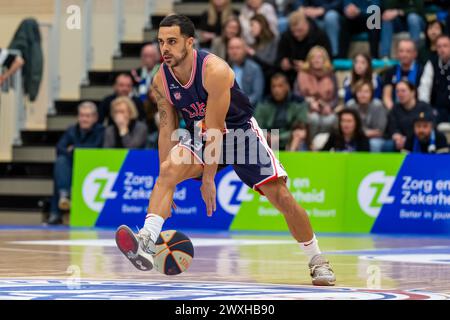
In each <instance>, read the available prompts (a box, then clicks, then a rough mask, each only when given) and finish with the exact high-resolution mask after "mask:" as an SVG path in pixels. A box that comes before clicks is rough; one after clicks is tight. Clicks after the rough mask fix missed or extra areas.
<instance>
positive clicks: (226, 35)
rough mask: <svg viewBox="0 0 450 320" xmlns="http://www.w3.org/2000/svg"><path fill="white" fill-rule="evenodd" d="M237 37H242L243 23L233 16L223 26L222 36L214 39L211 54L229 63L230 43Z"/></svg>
mask: <svg viewBox="0 0 450 320" xmlns="http://www.w3.org/2000/svg"><path fill="white" fill-rule="evenodd" d="M235 37H237V38H239V37H241V23H240V22H239V19H238V18H236V17H233V16H231V17H229V18H228V19H227V20H225V22H224V24H223V29H222V35H221V36H220V37H216V38H214V39H213V41H212V45H211V50H210V51H211V53H214V54H215V55H216V56H219V57H221V58H222V59H224V60H226V61H228V56H227V47H228V41H230V39H231V38H235Z"/></svg>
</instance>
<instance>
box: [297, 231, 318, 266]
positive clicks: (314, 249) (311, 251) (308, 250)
mask: <svg viewBox="0 0 450 320" xmlns="http://www.w3.org/2000/svg"><path fill="white" fill-rule="evenodd" d="M298 244H299V245H300V248H301V249H302V250H303V252H304V253H305V254H306V255H307V256H308V258H309V260H310V261H311V259H312V257H314V256H315V255H318V254H321V253H322V252H321V251H320V248H319V241H318V240H317V239H316V235H313V238H312V239H311V240H310V241H306V242H299V243H298Z"/></svg>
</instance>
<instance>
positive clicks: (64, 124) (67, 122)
mask: <svg viewBox="0 0 450 320" xmlns="http://www.w3.org/2000/svg"><path fill="white" fill-rule="evenodd" d="M76 122H77V117H76V115H73V116H72V115H54V116H48V117H47V130H53V131H65V130H66V129H67V128H68V127H69V126H71V125H73V124H75V123H76Z"/></svg>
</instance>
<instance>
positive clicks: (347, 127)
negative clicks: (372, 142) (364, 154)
mask: <svg viewBox="0 0 450 320" xmlns="http://www.w3.org/2000/svg"><path fill="white" fill-rule="evenodd" d="M338 119H339V121H338V122H339V128H338V130H336V131H334V132H332V133H331V134H330V137H329V138H328V141H327V143H326V144H325V146H324V147H323V149H322V150H323V151H338V152H355V151H370V147H369V139H367V137H366V135H365V134H364V131H363V127H362V123H361V118H360V117H359V113H358V111H356V110H354V109H344V110H341V111H340V112H339V113H338Z"/></svg>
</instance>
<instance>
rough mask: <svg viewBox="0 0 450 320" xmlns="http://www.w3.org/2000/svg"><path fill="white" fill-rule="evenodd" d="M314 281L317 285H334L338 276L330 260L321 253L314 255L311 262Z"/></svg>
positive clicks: (310, 266) (310, 267) (310, 268)
mask: <svg viewBox="0 0 450 320" xmlns="http://www.w3.org/2000/svg"><path fill="white" fill-rule="evenodd" d="M309 270H310V272H311V278H312V283H313V285H315V286H334V283H335V282H336V276H335V275H334V272H333V269H332V268H331V265H330V262H329V261H328V260H327V259H326V258H325V257H324V256H323V255H321V254H318V255H315V256H314V257H312V259H311V261H310V262H309Z"/></svg>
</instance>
